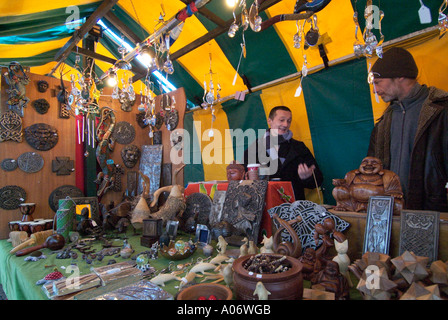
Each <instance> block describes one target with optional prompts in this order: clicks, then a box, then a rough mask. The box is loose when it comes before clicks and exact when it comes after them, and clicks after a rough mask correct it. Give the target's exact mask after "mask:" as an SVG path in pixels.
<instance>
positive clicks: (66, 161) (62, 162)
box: [51, 157, 75, 176]
mask: <svg viewBox="0 0 448 320" xmlns="http://www.w3.org/2000/svg"><path fill="white" fill-rule="evenodd" d="M51 171H52V172H56V175H57V176H68V175H70V173H72V172H73V171H75V161H74V160H70V157H56V160H53V161H52V162H51Z"/></svg>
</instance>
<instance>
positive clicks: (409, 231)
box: [399, 210, 440, 263]
mask: <svg viewBox="0 0 448 320" xmlns="http://www.w3.org/2000/svg"><path fill="white" fill-rule="evenodd" d="M439 219H440V213H439V212H437V211H412V210H403V211H402V212H401V228H400V250H399V255H402V254H403V253H404V252H406V251H409V252H413V253H414V254H415V255H417V256H422V257H428V258H429V263H431V262H433V261H436V260H437V254H438V248H439V246H438V244H439Z"/></svg>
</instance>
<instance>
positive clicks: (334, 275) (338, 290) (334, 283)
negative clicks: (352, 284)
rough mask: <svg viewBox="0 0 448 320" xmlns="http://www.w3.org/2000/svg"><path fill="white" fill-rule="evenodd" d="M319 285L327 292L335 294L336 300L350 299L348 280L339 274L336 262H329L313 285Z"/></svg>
mask: <svg viewBox="0 0 448 320" xmlns="http://www.w3.org/2000/svg"><path fill="white" fill-rule="evenodd" d="M315 284H318V285H319V286H320V287H323V288H324V289H325V291H329V292H333V293H334V295H335V298H336V300H346V299H349V297H350V295H349V285H348V282H347V279H346V278H345V277H344V276H343V275H342V274H341V273H340V272H339V265H338V264H337V262H335V261H328V262H327V263H326V265H325V267H324V269H323V270H321V271H320V272H319V273H318V274H317V276H316V279H315V283H313V285H315Z"/></svg>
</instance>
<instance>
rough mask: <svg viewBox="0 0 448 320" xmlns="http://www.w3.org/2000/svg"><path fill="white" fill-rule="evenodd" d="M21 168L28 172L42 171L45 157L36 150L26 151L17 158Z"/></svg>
mask: <svg viewBox="0 0 448 320" xmlns="http://www.w3.org/2000/svg"><path fill="white" fill-rule="evenodd" d="M17 165H18V166H19V168H20V169H21V170H23V171H25V172H28V173H35V172H38V171H40V169H42V168H43V166H44V159H43V158H42V157H41V155H40V154H38V153H36V152H25V153H23V154H21V155H20V156H19V158H18V159H17Z"/></svg>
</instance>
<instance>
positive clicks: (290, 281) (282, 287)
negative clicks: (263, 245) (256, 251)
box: [233, 253, 303, 300]
mask: <svg viewBox="0 0 448 320" xmlns="http://www.w3.org/2000/svg"><path fill="white" fill-rule="evenodd" d="M266 255H270V256H272V257H275V258H280V257H282V255H280V254H275V253H266ZM251 256H252V255H246V256H242V257H240V258H238V259H236V260H235V261H234V262H233V270H234V273H233V283H234V290H235V296H236V297H235V299H237V300H256V299H258V297H257V296H256V295H255V296H254V294H253V293H254V291H255V288H256V285H257V282H258V281H261V282H263V285H264V287H265V288H266V290H268V291H269V292H270V293H271V294H270V295H269V297H268V299H269V300H301V299H302V296H303V275H302V268H303V265H302V263H301V262H300V261H299V260H297V259H296V258H293V257H289V256H286V260H285V262H286V263H287V264H289V265H290V269H289V270H287V271H285V272H282V273H273V274H258V273H253V272H249V271H247V270H246V269H245V268H244V267H243V265H244V263H245V262H246V261H247V260H249V258H250V257H251Z"/></svg>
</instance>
